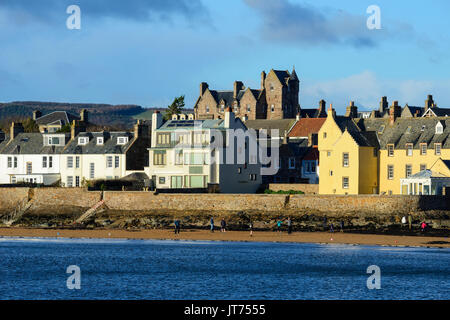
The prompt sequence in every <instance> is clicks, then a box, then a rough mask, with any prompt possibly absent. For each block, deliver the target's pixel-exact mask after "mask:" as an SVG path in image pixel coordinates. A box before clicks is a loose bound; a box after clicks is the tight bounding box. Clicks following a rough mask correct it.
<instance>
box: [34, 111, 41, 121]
mask: <svg viewBox="0 0 450 320" xmlns="http://www.w3.org/2000/svg"><path fill="white" fill-rule="evenodd" d="M40 117H42V112H40V111H39V110H34V111H33V120H34V121H36V119H38V118H40Z"/></svg>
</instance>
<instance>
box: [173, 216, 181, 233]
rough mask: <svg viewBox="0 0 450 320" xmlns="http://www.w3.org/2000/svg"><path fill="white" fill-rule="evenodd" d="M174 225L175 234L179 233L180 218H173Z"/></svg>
mask: <svg viewBox="0 0 450 320" xmlns="http://www.w3.org/2000/svg"><path fill="white" fill-rule="evenodd" d="M174 225H175V234H180V220H178V219H175V222H174Z"/></svg>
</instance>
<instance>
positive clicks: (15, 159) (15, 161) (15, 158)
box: [14, 157, 17, 168]
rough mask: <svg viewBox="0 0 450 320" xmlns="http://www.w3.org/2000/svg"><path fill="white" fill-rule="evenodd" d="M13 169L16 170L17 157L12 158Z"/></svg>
mask: <svg viewBox="0 0 450 320" xmlns="http://www.w3.org/2000/svg"><path fill="white" fill-rule="evenodd" d="M14 168H17V157H14Z"/></svg>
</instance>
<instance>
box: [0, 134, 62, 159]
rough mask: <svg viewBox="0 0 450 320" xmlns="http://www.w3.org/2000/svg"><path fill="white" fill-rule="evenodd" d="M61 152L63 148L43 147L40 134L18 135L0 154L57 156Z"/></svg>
mask: <svg viewBox="0 0 450 320" xmlns="http://www.w3.org/2000/svg"><path fill="white" fill-rule="evenodd" d="M66 139H68V135H66ZM7 142H9V139H8V141H7ZM2 145H4V143H2ZM62 150H63V147H55V146H44V138H43V135H42V134H41V133H19V134H18V135H17V136H16V137H15V138H14V140H13V141H11V142H10V143H7V144H6V145H4V147H3V148H2V149H1V150H0V152H1V153H2V154H59V153H61V151H62Z"/></svg>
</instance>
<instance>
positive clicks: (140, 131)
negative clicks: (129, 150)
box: [134, 120, 150, 139]
mask: <svg viewBox="0 0 450 320" xmlns="http://www.w3.org/2000/svg"><path fill="white" fill-rule="evenodd" d="M149 135H150V132H149V128H148V125H147V124H146V123H144V122H142V120H137V121H136V124H135V125H134V138H135V139H137V138H148V137H149Z"/></svg>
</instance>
